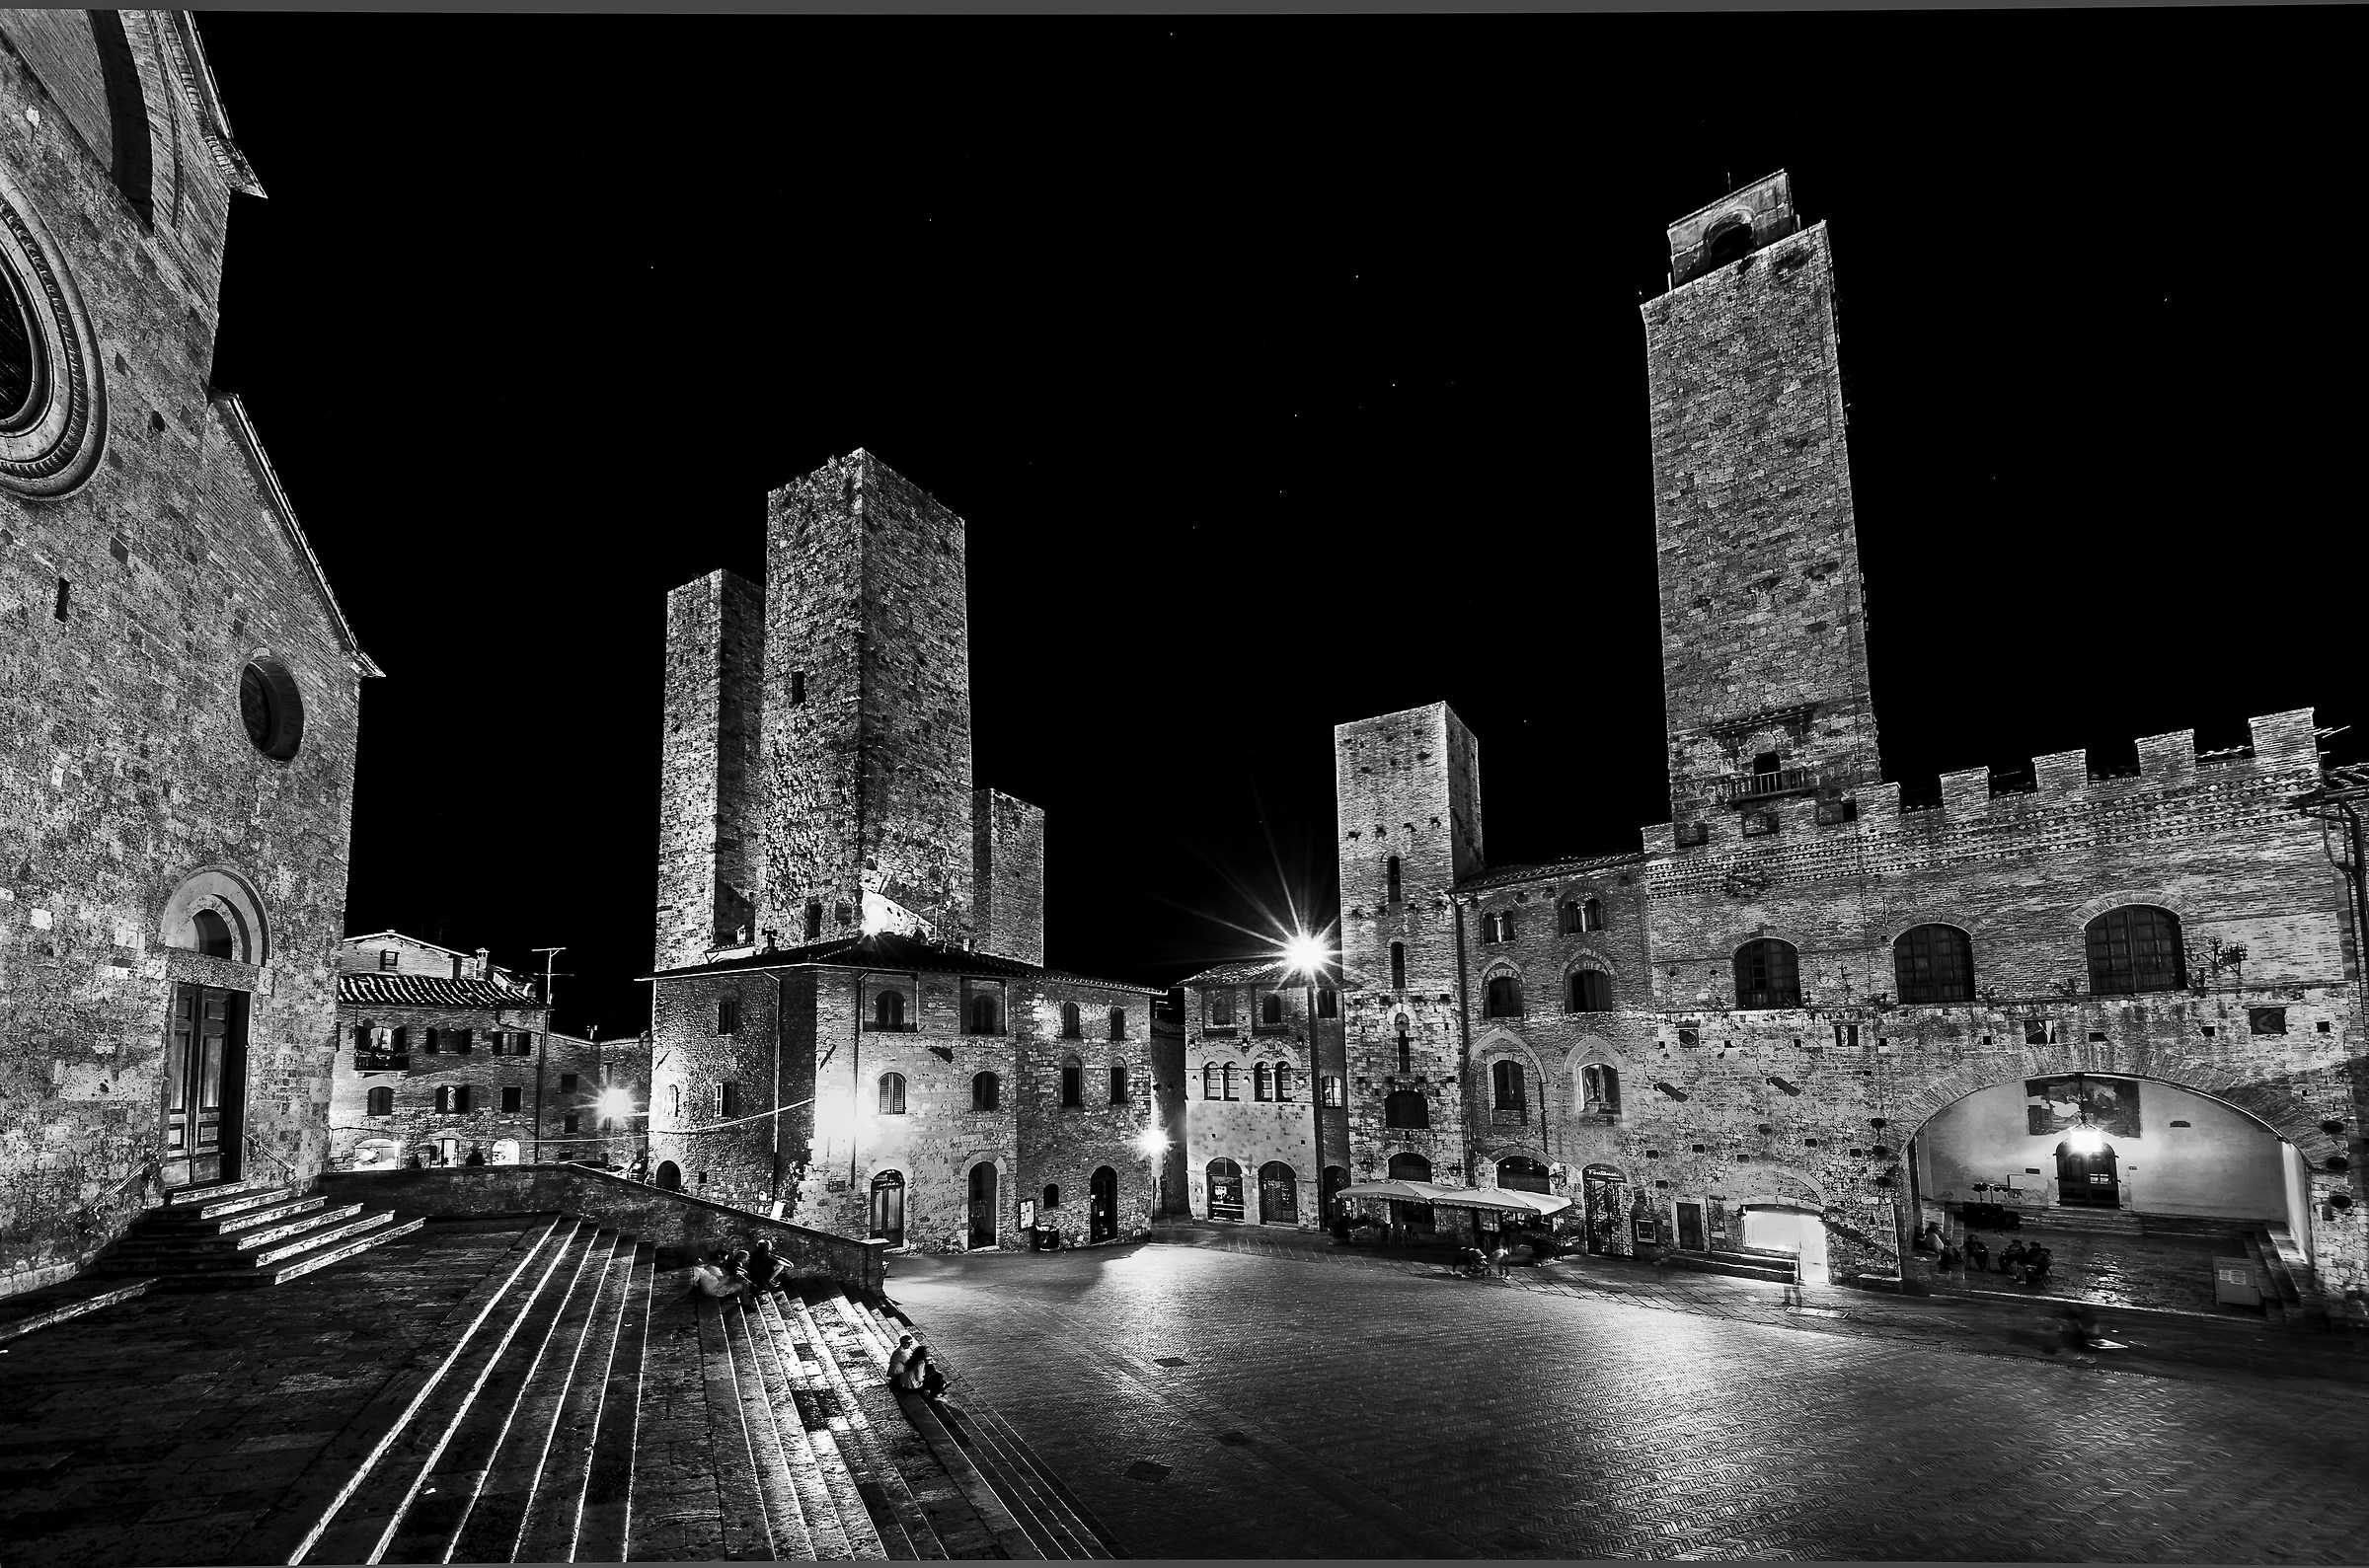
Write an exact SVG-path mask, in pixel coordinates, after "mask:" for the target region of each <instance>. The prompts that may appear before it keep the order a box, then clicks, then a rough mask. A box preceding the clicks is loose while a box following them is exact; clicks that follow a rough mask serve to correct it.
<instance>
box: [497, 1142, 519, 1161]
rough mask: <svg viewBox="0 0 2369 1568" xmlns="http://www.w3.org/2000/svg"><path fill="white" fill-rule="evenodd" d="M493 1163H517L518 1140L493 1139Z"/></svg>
mask: <svg viewBox="0 0 2369 1568" xmlns="http://www.w3.org/2000/svg"><path fill="white" fill-rule="evenodd" d="M494 1163H496V1164H497V1165H514V1164H516V1163H518V1140H517V1139H515V1138H497V1139H496V1140H494Z"/></svg>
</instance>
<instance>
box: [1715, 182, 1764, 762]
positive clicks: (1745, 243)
mask: <svg viewBox="0 0 2369 1568" xmlns="http://www.w3.org/2000/svg"><path fill="white" fill-rule="evenodd" d="M1751 249H1752V225H1750V224H1749V223H1743V222H1739V221H1736V220H1733V219H1730V220H1729V221H1728V222H1726V223H1725V224H1722V225H1721V226H1720V227H1719V228H1717V229H1714V230H1713V231H1712V235H1711V246H1710V251H1711V255H1710V260H1709V264H1710V265H1712V266H1725V265H1726V264H1727V263H1728V262H1730V261H1740V260H1742V259H1743V255H1744V253H1745V252H1746V251H1749V250H1751ZM1755 766H1757V764H1755Z"/></svg>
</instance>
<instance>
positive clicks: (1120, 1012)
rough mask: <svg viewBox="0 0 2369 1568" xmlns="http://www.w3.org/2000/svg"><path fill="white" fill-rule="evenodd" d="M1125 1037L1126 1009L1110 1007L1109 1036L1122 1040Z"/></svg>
mask: <svg viewBox="0 0 2369 1568" xmlns="http://www.w3.org/2000/svg"><path fill="white" fill-rule="evenodd" d="M1126 1037H1127V1009H1126V1008H1111V1009H1110V1038H1111V1039H1113V1040H1123V1039H1125V1038H1126Z"/></svg>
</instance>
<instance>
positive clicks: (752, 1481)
mask: <svg viewBox="0 0 2369 1568" xmlns="http://www.w3.org/2000/svg"><path fill="white" fill-rule="evenodd" d="M660 1261H661V1260H660V1258H659V1256H658V1252H657V1249H656V1248H654V1247H652V1246H650V1245H648V1244H645V1243H640V1242H638V1241H637V1240H636V1239H635V1238H634V1237H633V1236H631V1235H627V1234H620V1233H618V1232H615V1231H611V1230H606V1229H602V1228H601V1227H599V1226H598V1225H596V1224H594V1223H593V1222H591V1221H588V1220H582V1219H577V1218H573V1217H568V1216H561V1217H558V1218H555V1219H552V1220H549V1221H548V1222H543V1221H538V1222H537V1223H536V1225H535V1226H534V1227H533V1228H532V1229H530V1230H529V1231H528V1232H525V1233H524V1234H523V1235H521V1237H520V1238H519V1240H518V1241H517V1243H516V1244H515V1245H513V1246H512V1247H511V1248H510V1249H509V1251H508V1252H507V1253H506V1254H505V1255H504V1256H503V1257H502V1258H501V1259H500V1261H499V1262H498V1263H497V1265H496V1267H495V1268H494V1269H493V1270H492V1271H491V1272H490V1273H489V1274H488V1275H487V1277H486V1278H485V1279H484V1280H483V1281H482V1282H481V1283H480V1284H479V1285H478V1286H477V1287H476V1289H475V1290H473V1291H472V1292H471V1293H470V1295H469V1296H467V1297H466V1298H464V1299H463V1300H462V1301H461V1303H460V1304H459V1305H458V1306H457V1307H454V1308H453V1309H452V1311H451V1312H450V1313H449V1314H448V1315H447V1317H446V1318H445V1320H444V1321H443V1322H442V1323H441V1324H440V1325H438V1328H437V1331H436V1332H435V1333H433V1334H430V1335H428V1336H427V1337H426V1338H425V1340H424V1341H423V1342H422V1346H421V1348H420V1351H419V1352H418V1353H416V1354H415V1356H414V1357H413V1359H412V1361H411V1362H410V1363H408V1364H407V1365H405V1366H403V1367H402V1368H400V1369H398V1371H397V1372H396V1374H395V1375H394V1376H393V1377H392V1378H391V1379H390V1380H389V1381H387V1383H386V1384H385V1385H384V1386H382V1387H381V1389H380V1390H379V1392H378V1393H377V1394H376V1395H375V1396H374V1397H373V1399H372V1401H371V1402H370V1403H369V1404H368V1405H367V1406H365V1407H364V1408H363V1409H362V1411H361V1412H360V1413H359V1414H358V1415H356V1416H355V1417H354V1418H353V1419H352V1420H351V1421H350V1422H348V1424H347V1425H346V1427H345V1428H344V1430H343V1431H342V1432H340V1433H339V1434H338V1436H337V1437H336V1438H334V1439H333V1440H331V1442H330V1443H329V1445H328V1447H327V1448H326V1449H325V1450H324V1451H323V1452H322V1453H321V1454H320V1456H318V1457H317V1458H316V1459H315V1460H314V1461H313V1462H312V1464H311V1465H310V1466H309V1467H308V1468H307V1469H306V1470H305V1471H304V1472H303V1473H302V1474H301V1475H300V1476H299V1477H298V1478H297V1480H296V1482H295V1484H294V1485H293V1486H291V1487H290V1488H289V1489H288V1491H287V1493H286V1494H285V1495H284V1496H283V1497H282V1498H281V1500H280V1502H279V1504H278V1506H277V1507H276V1508H275V1509H274V1510H273V1512H272V1513H270V1514H269V1515H267V1517H265V1518H264V1519H263V1520H262V1521H260V1522H259V1523H258V1524H257V1525H256V1526H255V1527H254V1529H253V1530H252V1531H250V1532H249V1533H248V1535H247V1536H246V1537H245V1538H244V1539H243V1540H241V1541H240V1542H239V1543H238V1545H237V1547H236V1549H235V1550H234V1552H233V1554H232V1555H231V1557H230V1558H229V1559H228V1560H231V1561H236V1562H252V1563H267V1562H270V1563H290V1564H293V1563H364V1562H368V1563H376V1562H403V1563H427V1562H439V1563H440V1562H463V1563H487V1562H534V1563H541V1562H569V1561H578V1562H581V1561H593V1562H598V1561H609V1562H618V1561H714V1560H719V1559H723V1560H750V1559H766V1558H778V1559H794V1560H820V1559H833V1558H851V1557H863V1558H883V1557H887V1558H902V1559H922V1558H991V1557H1003V1558H1087V1557H1110V1556H1113V1555H1116V1553H1115V1551H1114V1550H1113V1547H1112V1545H1111V1542H1110V1540H1109V1538H1108V1535H1107V1534H1105V1533H1104V1532H1103V1531H1100V1530H1099V1529H1098V1528H1097V1527H1096V1526H1095V1525H1094V1524H1093V1523H1092V1522H1091V1520H1090V1518H1089V1517H1088V1516H1087V1514H1086V1512H1085V1510H1084V1509H1083V1508H1082V1507H1080V1506H1078V1505H1077V1503H1076V1501H1075V1499H1074V1498H1072V1497H1070V1496H1069V1494H1068V1493H1067V1491H1066V1490H1065V1489H1064V1488H1063V1487H1062V1485H1061V1484H1060V1482H1059V1481H1058V1480H1057V1479H1056V1478H1054V1477H1053V1476H1052V1475H1051V1474H1050V1472H1049V1471H1047V1470H1046V1469H1045V1467H1044V1466H1043V1465H1042V1464H1040V1463H1039V1462H1037V1460H1036V1458H1035V1456H1033V1455H1032V1453H1031V1452H1030V1451H1029V1448H1028V1445H1027V1444H1026V1443H1025V1442H1023V1441H1022V1440H1021V1439H1020V1437H1019V1436H1018V1434H1016V1433H1014V1432H1012V1431H1011V1430H1010V1428H1009V1427H1008V1426H1006V1425H1005V1424H1004V1423H1003V1422H1002V1421H1001V1419H1000V1418H999V1417H997V1416H996V1415H994V1414H993V1412H991V1411H989V1410H987V1409H986V1408H985V1407H984V1406H983V1405H980V1404H977V1403H975V1402H971V1401H967V1400H966V1399H965V1398H964V1397H963V1394H962V1390H961V1388H960V1380H959V1378H958V1377H957V1378H956V1379H955V1383H956V1386H955V1389H954V1390H952V1391H950V1393H949V1395H948V1397H947V1398H946V1399H945V1400H943V1401H941V1402H940V1403H938V1404H932V1403H930V1402H929V1401H925V1400H922V1399H921V1398H919V1397H918V1396H916V1395H912V1394H906V1393H901V1392H900V1391H898V1390H894V1389H891V1388H890V1387H889V1386H888V1383H887V1364H888V1357H889V1353H890V1350H891V1349H892V1347H893V1346H894V1345H895V1343H896V1336H897V1335H899V1334H902V1333H907V1332H913V1330H912V1329H911V1327H910V1326H909V1325H908V1324H906V1323H904V1322H903V1321H902V1320H901V1319H900V1318H898V1317H896V1316H894V1315H892V1311H893V1309H891V1314H889V1315H884V1314H883V1312H882V1310H881V1308H880V1307H876V1306H875V1305H873V1304H871V1303H869V1302H865V1301H861V1300H857V1299H855V1298H852V1297H851V1296H850V1295H849V1294H848V1293H847V1292H846V1291H844V1290H842V1289H841V1288H840V1287H838V1286H837V1285H835V1284H829V1283H824V1282H817V1281H813V1280H801V1281H796V1282H792V1283H791V1284H790V1285H788V1286H786V1287H784V1288H782V1289H777V1290H772V1291H767V1292H761V1293H760V1292H745V1293H743V1294H740V1295H736V1296H728V1297H725V1298H722V1299H719V1298H715V1297H711V1296H708V1295H706V1294H704V1293H702V1292H699V1291H697V1290H691V1291H689V1292H687V1293H686V1292H684V1290H683V1286H682V1284H681V1282H682V1281H683V1280H684V1279H686V1278H687V1276H685V1275H682V1274H661V1273H660V1271H659V1263H660ZM917 1337H918V1336H917ZM965 1405H968V1408H964V1406H965Z"/></svg>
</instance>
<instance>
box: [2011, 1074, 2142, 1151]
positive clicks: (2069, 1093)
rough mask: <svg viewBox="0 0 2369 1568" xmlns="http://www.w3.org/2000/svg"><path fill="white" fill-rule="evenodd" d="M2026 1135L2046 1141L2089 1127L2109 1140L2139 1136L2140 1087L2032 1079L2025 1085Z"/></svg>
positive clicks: (2123, 1081) (2110, 1081)
mask: <svg viewBox="0 0 2369 1568" xmlns="http://www.w3.org/2000/svg"><path fill="white" fill-rule="evenodd" d="M2024 1107H2025V1128H2026V1131H2028V1132H2029V1134H2030V1135H2031V1136H2032V1137H2034V1138H2046V1137H2049V1136H2051V1135H2052V1134H2056V1133H2061V1132H2064V1131H2065V1130H2066V1129H2067V1128H2071V1127H2078V1126H2079V1125H2081V1122H2082V1120H2083V1117H2084V1114H2085V1113H2086V1114H2087V1117H2088V1120H2089V1124H2090V1125H2091V1126H2092V1127H2095V1128H2097V1129H2098V1130H2099V1131H2100V1132H2102V1133H2103V1134H2105V1135H2106V1136H2107V1137H2108V1138H2136V1137H2138V1136H2139V1084H2138V1080H2136V1079H2128V1078H2089V1077H2086V1076H2085V1077H2076V1078H2032V1079H2025V1081H2024Z"/></svg>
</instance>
